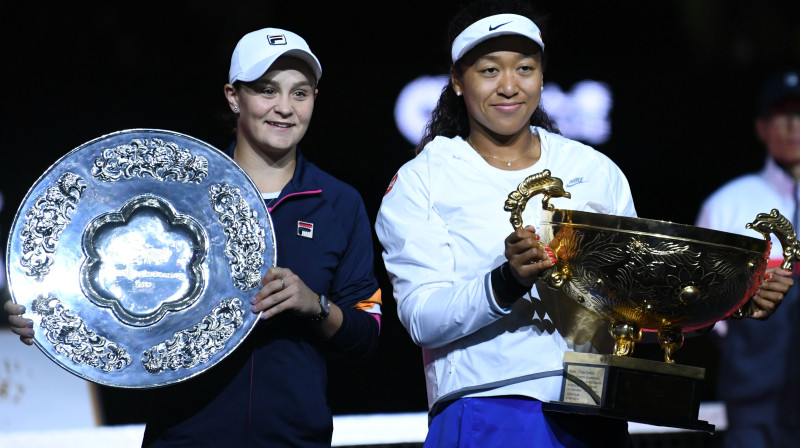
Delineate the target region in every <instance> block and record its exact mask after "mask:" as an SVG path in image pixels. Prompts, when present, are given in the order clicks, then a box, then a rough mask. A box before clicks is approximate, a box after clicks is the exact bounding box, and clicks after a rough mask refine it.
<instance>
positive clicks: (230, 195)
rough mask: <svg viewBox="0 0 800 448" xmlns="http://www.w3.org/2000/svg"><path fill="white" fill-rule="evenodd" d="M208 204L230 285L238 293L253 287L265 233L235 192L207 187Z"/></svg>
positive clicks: (224, 186)
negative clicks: (219, 230) (220, 238)
mask: <svg viewBox="0 0 800 448" xmlns="http://www.w3.org/2000/svg"><path fill="white" fill-rule="evenodd" d="M211 204H212V205H213V207H214V210H215V211H216V212H217V213H218V214H219V222H220V223H221V224H222V226H223V229H224V232H225V237H226V242H225V256H227V257H228V262H229V263H230V266H231V271H232V272H231V276H232V277H233V281H234V285H235V286H236V287H237V288H239V289H241V290H242V291H247V290H248V289H253V288H255V287H257V286H258V285H259V283H260V282H261V266H262V265H263V264H264V251H265V250H266V243H265V242H264V236H265V231H264V228H263V227H262V226H261V224H260V223H259V220H258V213H257V212H256V211H255V210H250V206H249V205H248V204H247V202H246V201H245V200H244V199H243V198H242V195H241V193H240V192H239V189H238V188H234V187H231V186H230V185H228V184H215V185H212V186H211Z"/></svg>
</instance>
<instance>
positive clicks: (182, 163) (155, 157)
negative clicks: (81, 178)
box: [92, 138, 208, 184]
mask: <svg viewBox="0 0 800 448" xmlns="http://www.w3.org/2000/svg"><path fill="white" fill-rule="evenodd" d="M92 176H94V177H95V178H97V179H100V180H103V181H105V182H114V181H117V180H119V179H121V178H125V179H130V178H133V177H152V178H154V179H157V180H160V181H175V182H184V183H190V182H193V183H198V184H199V183H200V182H202V181H203V178H204V177H206V176H208V159H206V158H205V157H203V156H196V155H192V153H190V152H189V150H188V149H186V148H181V147H179V146H178V145H177V144H176V143H173V142H165V141H164V140H161V139H158V138H153V139H134V140H132V141H131V143H130V144H129V145H121V146H117V147H116V148H108V149H105V150H103V153H102V156H101V157H99V158H97V159H95V161H94V166H93V167H92Z"/></svg>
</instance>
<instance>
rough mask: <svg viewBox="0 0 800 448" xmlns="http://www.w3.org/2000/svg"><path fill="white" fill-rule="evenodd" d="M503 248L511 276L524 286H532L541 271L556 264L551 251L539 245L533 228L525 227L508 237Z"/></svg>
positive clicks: (537, 236)
mask: <svg viewBox="0 0 800 448" xmlns="http://www.w3.org/2000/svg"><path fill="white" fill-rule="evenodd" d="M505 246H506V249H505V256H506V259H508V264H509V265H510V266H511V274H512V275H513V276H514V278H515V279H516V280H517V281H518V282H520V283H521V284H523V285H525V286H532V285H533V283H534V282H535V281H536V279H537V278H538V277H539V275H540V274H541V273H542V271H544V270H546V269H548V268H550V267H552V266H553V265H554V264H555V263H556V259H555V255H554V254H553V251H552V250H551V249H550V248H549V247H547V246H544V245H542V244H541V243H539V235H537V234H536V229H535V228H533V226H525V227H524V228H522V229H519V230H516V231H514V232H513V233H511V234H510V235H508V237H506V241H505Z"/></svg>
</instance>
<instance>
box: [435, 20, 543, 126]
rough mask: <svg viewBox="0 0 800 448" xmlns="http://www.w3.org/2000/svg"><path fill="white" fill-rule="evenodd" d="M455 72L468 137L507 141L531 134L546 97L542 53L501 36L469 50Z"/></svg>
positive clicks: (528, 42)
mask: <svg viewBox="0 0 800 448" xmlns="http://www.w3.org/2000/svg"><path fill="white" fill-rule="evenodd" d="M458 64H459V69H460V71H461V73H460V74H459V73H452V74H451V80H452V83H453V88H454V89H455V91H456V93H459V94H461V95H463V97H464V102H465V104H466V107H467V111H468V113H469V121H470V132H471V133H475V132H477V133H482V134H487V135H490V136H492V137H493V138H494V139H498V140H505V139H507V138H510V137H513V136H515V135H517V134H519V133H521V132H527V131H528V126H529V124H530V119H531V115H533V112H534V111H535V110H536V108H537V107H538V106H539V101H540V100H541V96H542V85H543V82H544V80H543V78H542V53H541V49H540V48H539V46H538V45H536V43H534V42H533V41H531V40H530V39H527V38H525V37H522V36H515V35H509V36H500V37H496V38H494V39H491V40H488V41H486V42H484V43H482V44H480V45H478V46H477V47H475V48H474V49H472V50H470V52H469V53H467V54H466V55H465V56H464V57H463V58H461V60H459V62H458Z"/></svg>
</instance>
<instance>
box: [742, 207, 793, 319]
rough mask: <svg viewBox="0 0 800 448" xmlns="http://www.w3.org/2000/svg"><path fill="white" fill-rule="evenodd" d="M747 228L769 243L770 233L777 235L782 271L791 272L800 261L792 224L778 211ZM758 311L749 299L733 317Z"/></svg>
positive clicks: (774, 210) (767, 214)
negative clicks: (795, 263) (781, 250)
mask: <svg viewBox="0 0 800 448" xmlns="http://www.w3.org/2000/svg"><path fill="white" fill-rule="evenodd" d="M745 228H748V229H753V230H755V231H757V232H758V233H760V234H761V235H763V236H764V239H765V240H767V241H769V239H770V238H769V235H770V233H772V234H775V236H776V237H777V238H778V241H780V243H781V247H782V248H783V263H781V269H784V270H787V271H791V270H792V269H793V268H794V262H795V261H800V242H798V241H797V234H796V233H795V230H794V227H793V226H792V223H791V222H789V220H788V219H786V218H785V217H784V216H783V215H781V213H780V212H779V211H778V210H777V209H774V208H773V209H772V211H770V212H769V213H759V214H758V215H757V216H756V219H755V220H754V221H753V222H751V223H748V224H747V225H746V226H745ZM756 309H757V306H756V304H755V302H753V299H752V298H751V299H749V300H748V301H747V302H746V303H745V304H744V305H742V307H741V308H739V309H738V310H736V311H735V312H734V313H733V315H731V317H733V318H736V319H741V318H744V317H748V316H751V315H752V314H753V313H754V312H755V311H756Z"/></svg>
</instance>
